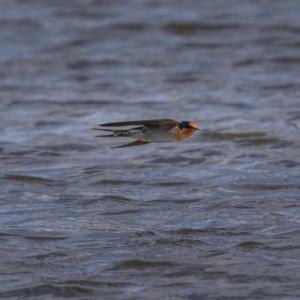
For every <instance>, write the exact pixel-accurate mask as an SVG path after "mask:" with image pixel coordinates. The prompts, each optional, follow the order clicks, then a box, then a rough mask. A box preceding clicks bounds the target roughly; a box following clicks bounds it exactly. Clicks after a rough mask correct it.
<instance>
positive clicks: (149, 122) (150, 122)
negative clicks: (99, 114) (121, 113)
mask: <svg viewBox="0 0 300 300" xmlns="http://www.w3.org/2000/svg"><path fill="white" fill-rule="evenodd" d="M180 123H181V121H180V120H175V119H153V120H138V121H126V122H113V123H104V124H99V126H103V127H106V126H130V125H170V126H172V125H174V126H175V125H178V124H180Z"/></svg>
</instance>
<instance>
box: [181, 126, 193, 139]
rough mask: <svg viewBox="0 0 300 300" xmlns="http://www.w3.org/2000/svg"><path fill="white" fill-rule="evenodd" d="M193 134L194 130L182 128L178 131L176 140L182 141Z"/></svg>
mask: <svg viewBox="0 0 300 300" xmlns="http://www.w3.org/2000/svg"><path fill="white" fill-rule="evenodd" d="M194 133H195V130H194V129H190V128H183V129H182V130H178V133H177V140H178V141H182V140H184V139H186V138H188V137H190V136H191V135H193V134H194Z"/></svg>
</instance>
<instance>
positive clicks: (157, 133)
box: [94, 119, 199, 148]
mask: <svg viewBox="0 0 300 300" xmlns="http://www.w3.org/2000/svg"><path fill="white" fill-rule="evenodd" d="M129 125H142V126H139V127H134V128H130V129H104V128H94V129H95V130H102V131H108V132H112V134H110V135H104V136H103V135H102V136H98V137H129V138H132V139H135V140H136V141H134V142H132V143H129V144H125V145H122V146H118V147H113V148H121V147H131V146H139V145H143V144H148V143H170V142H177V141H181V140H183V139H186V138H188V137H190V136H191V135H193V134H194V133H195V131H196V130H199V128H198V127H197V125H196V124H195V123H193V122H189V121H180V120H175V119H153V120H139V121H127V122H113V123H104V124H100V125H99V126H101V127H107V126H110V127H118V126H129Z"/></svg>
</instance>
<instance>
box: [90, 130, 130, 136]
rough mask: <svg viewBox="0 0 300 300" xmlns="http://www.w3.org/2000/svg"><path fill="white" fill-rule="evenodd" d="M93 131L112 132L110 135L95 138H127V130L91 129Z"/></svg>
mask: <svg viewBox="0 0 300 300" xmlns="http://www.w3.org/2000/svg"><path fill="white" fill-rule="evenodd" d="M93 130H102V131H108V132H112V134H107V135H96V137H118V136H127V134H126V133H127V132H128V130H112V129H102V128H93Z"/></svg>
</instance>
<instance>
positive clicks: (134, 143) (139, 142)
mask: <svg viewBox="0 0 300 300" xmlns="http://www.w3.org/2000/svg"><path fill="white" fill-rule="evenodd" d="M144 144H149V142H145V141H140V140H136V141H134V142H131V143H129V144H125V145H121V146H117V147H111V149H115V148H125V147H133V146H140V145H144Z"/></svg>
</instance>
